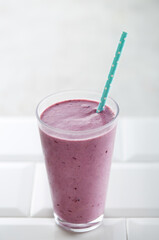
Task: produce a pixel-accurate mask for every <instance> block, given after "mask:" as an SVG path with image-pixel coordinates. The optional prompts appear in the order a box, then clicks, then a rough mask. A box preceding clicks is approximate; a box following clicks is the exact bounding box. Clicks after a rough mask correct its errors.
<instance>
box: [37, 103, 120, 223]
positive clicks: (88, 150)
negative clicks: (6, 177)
mask: <svg viewBox="0 0 159 240" xmlns="http://www.w3.org/2000/svg"><path fill="white" fill-rule="evenodd" d="M97 106H98V102H96V101H94V100H84V99H75V100H67V101H62V102H58V103H55V104H53V105H51V106H49V107H48V108H46V109H45V110H44V111H43V112H42V114H41V116H40V119H41V121H42V122H43V123H44V125H45V127H46V128H47V127H48V130H47V131H46V130H45V127H44V128H42V127H40V136H41V142H42V147H43V152H44V156H45V163H46V168H47V173H48V178H49V184H50V189H51V196H52V201H53V206H54V212H55V214H56V215H57V216H58V217H59V218H60V219H62V220H64V221H66V222H69V223H75V224H76V223H77V224H78V223H88V222H90V221H93V220H95V219H97V218H98V217H100V216H101V215H103V213H104V207H105V199H106V192H107V186H108V180H109V172H110V166H111V158H112V154H113V147H114V138H115V131H116V124H112V125H111V126H110V127H108V128H104V126H106V125H108V124H109V123H110V122H111V121H113V119H114V118H115V114H114V112H113V111H112V110H111V108H109V107H107V106H106V107H105V108H104V109H103V111H102V112H101V113H96V110H97ZM51 128H53V129H55V130H59V131H60V134H59V135H58V134H56V133H55V134H53V133H52V132H51V130H49V129H51ZM98 129H99V131H98ZM49 131H50V132H49ZM65 131H66V132H67V133H68V135H67V136H64V135H63V133H62V132H65ZM55 132H56V131H55ZM57 132H58V131H57ZM87 132H88V134H87ZM76 133H77V136H76ZM78 133H80V136H78Z"/></svg>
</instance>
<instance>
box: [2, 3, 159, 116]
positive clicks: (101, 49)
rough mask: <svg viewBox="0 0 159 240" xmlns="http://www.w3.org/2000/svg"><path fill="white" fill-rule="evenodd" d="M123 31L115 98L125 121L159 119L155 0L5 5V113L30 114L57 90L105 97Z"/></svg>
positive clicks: (158, 24)
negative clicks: (130, 117)
mask: <svg viewBox="0 0 159 240" xmlns="http://www.w3.org/2000/svg"><path fill="white" fill-rule="evenodd" d="M123 30H125V31H127V32H128V37H127V41H126V44H125V47H124V51H123V53H122V56H121V59H120V63H119V67H118V69H117V72H116V75H115V79H114V81H113V84H112V89H111V93H110V94H111V96H113V97H114V98H115V99H116V100H117V101H118V103H119V104H120V108H121V114H122V115H123V116H125V115H133V116H134V115H142V116H150V115H152V116H157V115H158V116H159V66H158V63H159V1H158V0H107V1H106V0H25V1H22V0H14V1H12V0H10V1H9V0H0V114H1V115H33V114H34V111H35V107H36V104H37V103H38V101H39V100H41V98H43V97H44V96H46V95H48V94H50V93H52V92H55V91H59V90H65V89H72V88H73V89H75V88H76V89H77V88H78V89H92V90H96V91H99V92H102V89H103V86H104V83H105V80H106V78H107V73H108V71H109V67H110V65H111V62H112V59H113V56H114V52H115V49H116V46H117V43H118V40H119V38H120V34H121V32H122V31H123Z"/></svg>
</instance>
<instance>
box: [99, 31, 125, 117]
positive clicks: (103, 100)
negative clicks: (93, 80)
mask: <svg viewBox="0 0 159 240" xmlns="http://www.w3.org/2000/svg"><path fill="white" fill-rule="evenodd" d="M126 36H127V33H126V32H123V33H122V35H121V37H120V41H119V44H118V47H117V50H116V53H115V57H114V59H113V63H112V65H111V68H110V72H109V75H108V80H107V81H106V84H105V86H104V90H103V93H102V97H101V100H100V103H99V105H98V108H97V113H99V112H102V111H103V109H104V106H105V103H106V100H107V96H108V93H109V89H110V86H111V83H112V81H113V78H114V74H115V70H116V68H117V64H118V60H119V58H120V55H121V51H122V49H123V46H124V43H125V38H126Z"/></svg>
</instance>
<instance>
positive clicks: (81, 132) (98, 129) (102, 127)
mask: <svg viewBox="0 0 159 240" xmlns="http://www.w3.org/2000/svg"><path fill="white" fill-rule="evenodd" d="M75 92H78V93H81V94H82V93H84V92H85V93H91V94H96V95H97V94H99V95H100V93H99V92H95V91H86V90H66V91H58V92H55V93H51V94H49V95H47V96H46V97H44V98H42V99H41V101H40V102H39V103H38V105H37V107H36V118H37V120H38V122H39V123H41V124H42V125H43V126H45V127H46V128H47V129H50V130H53V131H55V132H56V133H65V134H72V135H81V134H89V133H96V132H98V131H101V130H104V129H106V128H108V127H110V126H111V125H113V123H114V122H115V121H116V120H117V117H118V115H119V105H118V103H117V102H116V101H115V100H114V99H113V98H112V97H107V99H109V100H111V101H112V102H113V103H114V104H115V106H116V113H115V117H114V118H113V119H112V120H111V121H110V122H108V123H106V124H105V125H103V126H100V127H97V128H93V129H89V130H77V131H75V130H65V129H60V128H57V127H52V126H49V125H48V124H47V123H45V122H44V121H42V120H41V118H40V114H39V113H38V110H39V107H40V105H41V104H42V103H43V102H44V101H45V100H46V99H48V98H49V97H51V96H56V95H58V94H61V93H75ZM78 99H79V100H80V98H78ZM81 99H82V96H81ZM68 100H71V99H68ZM92 100H93V99H92ZM96 101H97V102H98V103H99V101H98V100H96ZM57 103H58V102H57ZM50 106H51V105H50ZM48 107H49V106H48ZM45 109H46V108H45ZM99 114H100V113H99Z"/></svg>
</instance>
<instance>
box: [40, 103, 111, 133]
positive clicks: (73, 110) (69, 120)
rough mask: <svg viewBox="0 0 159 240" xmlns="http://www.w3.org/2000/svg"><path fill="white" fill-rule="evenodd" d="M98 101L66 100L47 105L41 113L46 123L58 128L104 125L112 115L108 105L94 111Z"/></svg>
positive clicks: (85, 128)
mask: <svg viewBox="0 0 159 240" xmlns="http://www.w3.org/2000/svg"><path fill="white" fill-rule="evenodd" d="M97 106H98V102H95V101H92V100H83V99H82V100H68V101H64V102H60V103H56V104H54V105H52V106H50V107H48V108H47V109H46V110H45V111H44V112H43V113H42V115H41V119H42V121H43V122H45V123H46V124H47V125H49V126H51V127H55V128H59V129H65V130H72V131H79V130H80V131H81V130H90V129H95V128H98V127H100V126H104V125H105V124H106V123H108V122H110V121H111V120H112V119H113V118H114V117H115V115H114V113H113V112H112V110H111V109H110V108H109V107H107V106H106V107H105V108H104V110H103V111H102V112H101V113H96V110H97Z"/></svg>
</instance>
